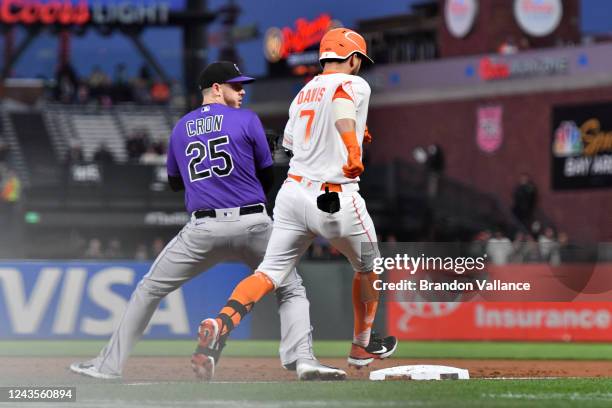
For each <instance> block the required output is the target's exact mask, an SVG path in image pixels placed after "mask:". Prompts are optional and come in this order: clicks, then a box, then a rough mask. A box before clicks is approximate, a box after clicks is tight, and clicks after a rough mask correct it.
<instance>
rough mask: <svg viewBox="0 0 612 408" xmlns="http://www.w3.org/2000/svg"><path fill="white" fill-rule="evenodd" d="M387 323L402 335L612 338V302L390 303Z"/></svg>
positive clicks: (406, 337) (432, 337) (424, 337)
mask: <svg viewBox="0 0 612 408" xmlns="http://www.w3.org/2000/svg"><path fill="white" fill-rule="evenodd" d="M387 328H388V330H389V334H392V335H394V336H397V337H398V338H399V339H402V340H520V341H535V340H538V341H610V340H612V303H610V302H577V303H561V302H541V303H537V302H529V303H514V302H508V303H488V302H473V303H459V302H447V303H425V302H416V303H412V302H405V303H390V304H388V305H387Z"/></svg>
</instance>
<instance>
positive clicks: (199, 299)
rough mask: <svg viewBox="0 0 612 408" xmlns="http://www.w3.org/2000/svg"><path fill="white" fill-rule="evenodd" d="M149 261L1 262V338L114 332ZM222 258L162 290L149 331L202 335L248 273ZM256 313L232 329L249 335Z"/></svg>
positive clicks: (159, 336) (154, 334) (150, 333)
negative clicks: (177, 285)
mask: <svg viewBox="0 0 612 408" xmlns="http://www.w3.org/2000/svg"><path fill="white" fill-rule="evenodd" d="M149 266H150V263H148V262H130V261H126V262H88V261H71V262H0V339H84V338H92V339H93V338H98V339H100V338H108V337H109V336H110V335H111V334H112V332H113V328H114V327H115V325H116V324H117V323H118V322H119V320H120V319H121V317H122V315H123V312H124V311H125V309H126V307H127V304H128V300H129V298H130V296H131V294H132V292H133V291H134V289H135V288H136V285H137V284H138V282H139V281H140V280H141V279H142V277H143V276H144V275H145V274H146V273H147V272H148V269H149ZM250 273H251V272H250V270H249V269H248V267H246V266H245V265H242V264H235V263H232V264H230V263H228V264H220V265H217V266H215V267H214V268H212V269H210V270H209V271H207V272H206V273H202V274H201V275H199V276H197V277H195V278H193V279H192V280H191V281H189V282H187V283H186V284H185V285H184V286H183V287H181V288H179V289H178V290H176V291H174V292H172V293H171V294H170V295H168V296H167V297H166V298H164V299H163V300H162V301H161V303H160V305H159V307H158V309H157V311H156V312H155V314H154V315H153V317H152V319H151V322H150V324H149V326H148V327H147V329H146V331H145V335H144V338H150V339H154V338H157V339H174V338H176V339H179V338H182V339H194V340H195V339H196V337H197V329H198V325H199V323H200V321H201V320H202V319H203V318H205V317H208V316H215V315H216V314H217V312H218V311H219V309H220V308H221V307H222V306H223V305H224V304H225V302H226V301H227V298H228V296H229V295H230V294H231V292H232V290H233V289H234V287H235V286H236V284H238V282H239V281H240V280H242V279H243V278H244V277H245V276H247V275H248V274H250ZM250 320H251V319H250V318H248V317H247V318H246V319H245V320H244V321H243V322H242V324H241V325H240V326H239V327H238V328H237V329H236V330H235V331H234V332H233V333H232V338H236V339H238V338H240V339H246V338H249V336H250V333H251V324H250Z"/></svg>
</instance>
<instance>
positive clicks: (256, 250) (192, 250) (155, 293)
mask: <svg viewBox="0 0 612 408" xmlns="http://www.w3.org/2000/svg"><path fill="white" fill-rule="evenodd" d="M216 211H217V216H216V217H215V218H212V217H209V218H200V219H195V218H193V217H192V220H191V221H190V222H189V223H188V224H187V225H185V226H184V227H183V229H182V230H181V231H180V232H179V233H178V234H177V236H176V237H174V239H173V240H172V241H170V242H169V243H168V245H166V247H165V248H164V249H163V251H162V252H161V253H160V254H159V255H158V257H157V259H156V260H155V262H154V263H153V265H152V266H151V269H150V270H149V272H148V273H147V274H146V275H145V276H144V277H143V279H142V280H141V281H140V282H139V283H138V285H137V287H136V290H135V291H134V293H133V294H132V297H131V298H130V301H129V303H128V306H127V309H126V310H125V312H124V314H123V316H122V318H121V321H120V322H119V325H118V326H117V327H116V328H115V331H114V333H113V335H112V337H111V339H110V340H109V342H108V343H107V345H106V346H105V347H104V348H103V349H102V351H101V352H100V354H99V355H98V357H96V358H95V359H94V360H92V362H93V364H94V365H95V367H96V368H97V369H98V370H99V371H100V372H102V373H105V374H119V375H120V374H121V373H122V371H123V368H124V366H125V363H126V361H127V358H128V356H129V354H130V352H131V351H132V348H133V347H134V345H135V344H136V342H137V341H138V340H139V339H140V337H141V336H142V333H143V332H144V330H145V329H146V327H147V325H148V324H149V321H150V320H151V317H152V316H153V313H154V312H155V310H156V309H157V307H158V305H159V303H160V301H161V300H162V299H163V298H164V297H165V296H166V295H168V294H169V293H170V292H172V291H174V290H176V289H178V288H179V287H181V285H183V284H184V283H185V282H187V281H189V280H190V279H191V278H193V277H195V276H197V275H199V274H200V273H202V272H204V271H206V270H207V269H209V268H211V267H212V266H214V265H215V264H217V263H219V262H223V261H242V262H244V263H245V264H247V265H248V266H249V267H250V268H251V269H255V268H256V267H257V266H258V265H259V263H260V262H261V260H262V259H263V256H264V254H265V252H266V246H267V243H268V239H269V238H270V234H271V233H272V220H271V219H270V217H268V215H267V214H265V213H258V214H249V215H239V211H238V209H229V210H228V209H226V210H216ZM276 296H277V300H278V304H279V314H280V322H281V342H280V347H279V353H280V358H281V363H282V364H283V365H284V366H287V365H289V364H291V363H293V362H295V361H296V360H297V359H298V358H306V359H313V358H314V355H313V352H312V335H311V332H312V327H311V326H310V311H309V307H310V304H309V302H308V299H307V298H306V289H305V288H304V286H303V285H302V279H301V278H300V276H299V275H298V274H297V271H296V270H295V268H294V269H293V272H291V273H290V274H289V276H288V277H287V278H286V279H285V281H283V283H282V285H281V286H279V288H278V289H277V290H276Z"/></svg>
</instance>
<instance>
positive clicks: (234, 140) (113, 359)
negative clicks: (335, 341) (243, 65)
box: [70, 62, 346, 380]
mask: <svg viewBox="0 0 612 408" xmlns="http://www.w3.org/2000/svg"><path fill="white" fill-rule="evenodd" d="M253 80H254V79H253V78H250V77H247V76H244V75H242V73H241V72H240V70H239V69H238V67H237V66H236V65H235V64H233V63H231V62H215V63H212V64H210V65H209V66H208V67H206V68H205V69H204V71H203V72H202V73H201V74H200V78H199V87H200V90H201V91H202V96H203V104H202V106H201V107H199V108H198V109H196V110H194V111H192V112H190V113H188V114H187V115H185V116H184V117H183V118H181V119H180V120H179V121H178V123H177V124H176V126H175V128H174V130H173V131H172V135H171V137H170V142H169V145H168V159H167V169H168V182H169V184H170V186H171V188H172V189H173V190H174V191H181V190H183V189H184V190H185V206H186V208H187V211H188V212H189V213H190V214H191V215H192V216H191V221H190V222H189V223H188V224H187V225H185V227H183V229H182V230H181V231H180V232H179V233H178V235H177V236H176V237H174V239H173V240H172V241H170V242H169V243H168V245H167V246H166V247H165V248H164V249H163V250H162V252H161V253H160V254H159V256H158V257H157V259H156V260H155V262H154V263H153V265H152V266H151V269H150V270H149V272H148V273H147V274H146V275H145V276H144V277H143V279H142V280H141V281H140V282H139V283H138V286H137V287H136V290H135V291H134V293H133V294H132V297H131V299H130V301H129V303H128V307H127V309H126V311H125V313H124V315H123V317H122V319H121V321H120V322H119V325H118V326H117V327H116V329H115V332H114V333H113V335H112V337H111V339H110V341H109V342H108V344H107V345H106V346H105V347H104V349H102V351H101V352H100V354H99V355H98V356H97V357H96V358H94V359H93V360H89V361H86V362H77V363H74V364H72V365H71V366H70V369H71V370H72V371H74V372H76V373H80V374H84V375H88V376H91V377H95V378H101V379H116V378H120V377H121V374H122V371H123V367H124V366H125V363H126V360H127V358H128V356H129V353H130V352H131V350H132V348H133V346H134V345H135V343H136V342H137V341H138V339H139V338H140V336H141V335H142V333H143V331H144V330H145V328H146V327H147V324H148V323H149V321H150V319H151V317H152V315H153V313H154V312H155V310H156V309H157V307H158V305H159V303H160V301H161V299H162V298H163V297H164V296H166V295H167V294H169V293H170V292H172V291H173V290H175V289H177V288H179V287H180V286H181V285H183V284H184V283H185V282H187V281H188V280H190V279H191V278H193V277H195V276H197V275H199V274H200V273H201V272H203V271H206V270H207V269H209V268H210V267H212V266H213V265H215V264H217V263H219V262H223V261H231V260H238V261H242V262H244V263H246V264H247V265H249V266H250V267H251V268H252V269H254V268H255V267H256V266H257V265H259V263H260V262H261V260H262V259H263V256H264V253H265V250H266V246H267V243H268V239H269V237H270V233H271V232H272V221H271V219H270V217H269V216H268V215H267V213H266V211H265V205H264V203H265V201H266V196H265V193H266V192H267V191H268V190H269V189H270V188H271V187H272V183H273V172H272V164H273V163H272V157H271V153H270V149H269V146H268V142H267V139H266V136H265V133H264V130H263V128H262V125H261V122H260V120H259V118H258V117H257V115H256V114H255V113H253V112H251V111H249V110H246V109H239V108H240V105H241V104H242V98H243V97H244V95H245V91H244V89H243V86H242V84H244V83H249V82H252V81H253ZM276 294H277V299H278V304H279V314H280V319H281V343H280V350H279V352H280V356H281V362H282V364H283V365H284V366H285V367H287V368H294V367H295V370H296V372H297V375H298V378H299V379H302V380H306V379H344V378H345V377H346V373H345V372H344V371H342V370H339V369H336V368H333V367H328V366H325V365H323V364H321V363H319V362H318V361H317V360H316V359H315V357H314V355H313V353H312V336H311V330H312V328H311V326H310V314H309V303H308V299H307V298H306V290H305V289H304V286H303V285H302V280H301V278H300V277H299V275H298V274H297V272H296V271H295V270H294V271H293V272H292V273H291V274H290V276H289V277H288V278H287V279H286V280H285V281H284V282H283V285H282V286H281V287H280V289H279V290H277V292H276ZM224 345H225V341H222V342H217V346H216V347H215V348H214V349H210V348H209V349H198V350H196V352H195V353H194V354H193V356H192V366H193V368H194V371H195V372H196V375H197V376H198V377H199V378H201V379H204V380H210V379H211V378H212V377H213V375H214V370H215V365H216V364H217V362H218V359H219V355H220V353H221V350H222V348H223V346H224Z"/></svg>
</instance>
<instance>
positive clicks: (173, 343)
mask: <svg viewBox="0 0 612 408" xmlns="http://www.w3.org/2000/svg"><path fill="white" fill-rule="evenodd" d="M104 344H105V342H104V341H92V340H86V341H80V340H65V341H37V340H24V341H0V356H93V355H95V354H97V353H98V352H99V351H100V349H101V348H102V347H103V346H104ZM194 347H195V341H187V340H159V341H158V340H147V341H141V342H140V343H138V344H137V346H136V348H135V350H134V353H133V355H139V356H185V355H189V354H191V352H192V351H193V349H194ZM348 348H349V343H348V342H344V341H317V342H315V354H316V355H317V356H319V357H327V358H329V357H345V356H346V354H347V352H348ZM224 355H225V356H235V357H276V356H277V355H278V342H276V341H231V342H228V345H227V347H226V349H225V351H224ZM394 356H395V357H396V358H466V359H494V358H500V359H521V360H526V359H544V360H555V359H558V360H612V344H600V343H510V342H433V341H428V342H423V341H412V342H408V341H404V342H401V343H400V345H399V346H398V350H397V352H396V353H395V354H394Z"/></svg>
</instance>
